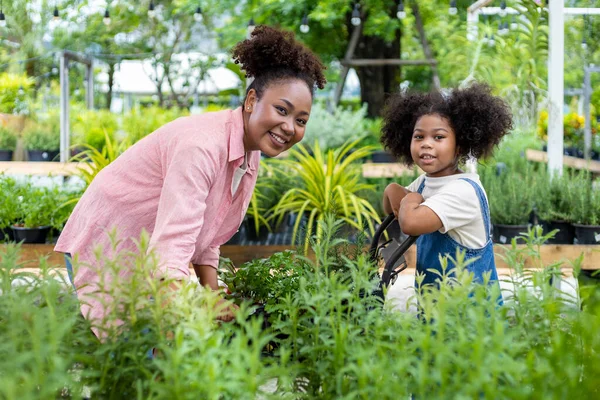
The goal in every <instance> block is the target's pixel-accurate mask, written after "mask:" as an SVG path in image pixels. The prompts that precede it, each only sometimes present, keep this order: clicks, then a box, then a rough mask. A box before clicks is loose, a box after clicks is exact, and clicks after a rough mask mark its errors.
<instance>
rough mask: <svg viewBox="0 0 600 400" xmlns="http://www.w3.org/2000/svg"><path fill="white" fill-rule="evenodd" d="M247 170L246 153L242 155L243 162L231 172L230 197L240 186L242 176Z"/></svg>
mask: <svg viewBox="0 0 600 400" xmlns="http://www.w3.org/2000/svg"><path fill="white" fill-rule="evenodd" d="M247 170H248V153H245V154H244V162H243V163H242V165H240V167H239V168H238V169H236V170H235V171H234V172H233V178H232V179H231V196H232V197H233V195H234V194H235V192H237V190H238V187H239V186H240V182H241V181H242V178H243V177H244V174H245V173H246V171H247Z"/></svg>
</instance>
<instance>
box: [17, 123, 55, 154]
mask: <svg viewBox="0 0 600 400" xmlns="http://www.w3.org/2000/svg"><path fill="white" fill-rule="evenodd" d="M23 143H24V144H25V147H27V149H28V150H50V151H57V150H59V149H60V131H52V130H50V129H48V128H47V127H45V126H43V125H41V124H37V123H32V124H30V125H29V126H27V127H25V129H24V130H23Z"/></svg>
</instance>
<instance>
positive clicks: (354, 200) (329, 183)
mask: <svg viewBox="0 0 600 400" xmlns="http://www.w3.org/2000/svg"><path fill="white" fill-rule="evenodd" d="M360 140H361V139H357V140H354V141H348V142H346V143H345V144H344V145H343V146H341V147H340V148H339V149H337V150H328V151H327V152H326V153H325V152H323V151H322V150H321V147H320V145H319V143H318V142H315V144H314V148H313V154H312V155H311V154H310V153H309V151H308V150H307V149H306V147H304V146H302V145H300V146H298V147H297V148H296V149H293V150H292V151H291V155H292V157H291V158H290V159H287V160H282V161H281V163H282V164H283V165H284V166H285V167H287V168H288V169H289V170H291V171H293V172H294V173H296V174H297V175H298V176H299V177H300V179H301V183H302V184H301V187H297V188H292V189H290V190H288V191H287V192H286V193H285V194H284V195H283V197H282V198H281V199H280V200H279V202H278V203H277V205H276V206H275V208H274V217H276V218H280V219H281V218H283V216H284V214H285V213H289V212H293V213H296V214H297V215H298V216H299V218H297V220H296V223H295V224H294V229H293V232H292V241H293V242H294V243H296V238H297V237H298V231H299V227H300V222H301V220H302V218H300V217H302V216H303V215H305V214H306V215H308V221H307V223H306V227H305V234H304V250H305V252H306V251H308V247H309V240H308V239H309V238H310V237H311V236H312V235H313V234H315V233H316V236H317V238H320V237H321V236H322V232H321V229H320V228H319V227H320V225H319V223H318V222H320V221H324V219H325V216H326V215H327V214H333V215H335V216H336V217H339V218H341V219H343V220H344V221H345V222H346V223H347V224H348V225H349V226H352V227H354V228H355V229H357V230H359V231H362V230H363V229H365V227H367V228H368V229H369V232H371V234H373V233H374V231H375V228H374V227H375V224H376V223H378V222H380V219H379V216H378V215H377V211H376V210H375V209H374V208H373V206H372V205H371V204H370V203H369V202H368V201H367V200H365V199H364V198H361V197H359V196H358V193H359V192H360V191H362V190H369V189H372V186H371V185H368V184H365V183H362V181H361V179H362V171H361V165H360V164H356V163H355V162H356V161H357V160H360V159H362V158H365V157H367V156H369V155H370V154H371V152H372V150H373V148H372V147H370V146H367V147H358V148H357V147H356V146H357V144H358V143H359V142H360Z"/></svg>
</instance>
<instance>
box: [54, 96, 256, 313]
mask: <svg viewBox="0 0 600 400" xmlns="http://www.w3.org/2000/svg"><path fill="white" fill-rule="evenodd" d="M243 137H244V122H243V118H242V110H241V108H238V109H236V110H227V111H220V112H216V113H207V114H203V115H197V116H190V117H184V118H179V119H177V120H175V121H173V122H171V123H168V124H166V125H164V126H163V127H161V128H159V129H157V130H156V131H155V132H154V133H152V134H150V135H148V136H147V137H146V138H144V139H142V140H140V141H139V142H138V143H136V144H135V145H134V146H132V147H130V148H129V149H127V151H125V152H124V153H123V154H122V155H121V156H119V158H117V159H116V160H115V161H114V162H113V163H111V164H110V165H108V166H107V167H105V168H104V169H103V170H102V171H101V172H100V173H99V174H98V175H97V176H96V178H95V179H94V181H93V182H92V183H91V184H90V186H89V187H88V189H87V190H86V192H85V193H84V195H83V197H82V198H81V200H80V201H79V203H78V204H77V206H76V207H75V209H74V210H73V213H72V214H71V217H70V218H69V220H68V221H67V224H66V225H65V228H64V230H63V232H62V234H61V235H60V237H59V239H58V242H57V244H56V247H55V249H54V250H55V251H58V252H62V253H71V254H72V255H73V256H75V255H77V256H78V257H79V264H78V268H76V271H75V277H74V285H75V288H76V289H77V295H78V297H79V299H80V301H81V304H82V306H81V311H82V313H83V315H84V316H86V317H88V318H91V319H96V318H102V317H103V316H104V315H105V312H107V311H108V310H106V309H105V307H104V306H103V305H102V302H106V303H105V304H107V307H110V306H111V305H113V304H114V302H113V301H112V300H111V299H109V298H108V296H105V295H102V294H98V293H97V291H98V282H100V279H101V277H100V275H101V274H102V271H103V265H102V262H101V261H99V260H97V257H96V256H95V255H94V249H95V248H96V247H97V246H101V247H102V256H103V257H108V258H110V257H112V256H113V255H114V253H115V252H122V251H125V252H126V251H136V250H137V247H136V244H135V241H134V240H137V239H139V238H140V234H141V233H142V230H146V231H147V232H148V233H149V234H150V237H151V239H150V246H151V248H152V249H153V250H155V254H156V255H158V257H159V262H160V264H159V265H160V268H159V271H158V274H159V275H160V276H159V277H157V278H161V277H170V278H175V279H185V278H187V277H188V276H189V274H190V269H189V263H190V262H192V263H194V264H199V265H210V266H212V267H215V268H216V267H217V265H218V262H219V246H221V245H222V244H223V243H225V242H227V240H229V239H230V238H231V236H233V235H234V234H235V233H236V231H237V229H238V228H239V226H240V224H241V222H242V220H243V218H244V215H245V213H246V209H247V208H248V204H249V202H250V198H251V197H252V191H253V189H254V186H255V184H256V178H257V175H258V166H259V162H260V152H258V151H253V152H250V153H249V156H248V168H247V172H246V174H244V176H243V178H242V181H241V183H240V185H239V187H238V190H237V191H236V192H235V194H234V195H233V196H232V194H231V182H232V178H233V175H234V171H235V170H236V169H237V168H239V167H240V166H241V165H242V163H243V161H244V153H245V150H244V143H243ZM113 228H116V230H117V235H118V238H119V239H123V240H121V241H120V242H119V243H118V244H117V245H116V247H115V248H114V249H113V246H112V245H111V240H110V237H109V235H108V233H109V232H110V231H111V230H113ZM128 267H131V265H123V268H122V270H119V277H122V278H125V277H127V276H128V275H130V272H129V270H128ZM104 278H106V277H104ZM109 284H110V282H109ZM92 293H94V294H93V295H92Z"/></svg>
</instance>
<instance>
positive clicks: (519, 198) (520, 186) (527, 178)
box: [482, 169, 536, 225]
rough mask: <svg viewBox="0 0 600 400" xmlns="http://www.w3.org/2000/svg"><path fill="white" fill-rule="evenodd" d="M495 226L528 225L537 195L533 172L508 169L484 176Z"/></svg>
mask: <svg viewBox="0 0 600 400" xmlns="http://www.w3.org/2000/svg"><path fill="white" fill-rule="evenodd" d="M482 180H483V184H484V187H485V188H486V192H487V195H488V201H489V205H490V216H491V218H492V223H493V224H501V225H526V224H527V223H528V222H529V216H530V215H531V211H532V210H533V201H534V196H535V195H536V193H535V192H534V189H533V182H534V180H533V175H532V173H531V171H527V170H525V171H516V170H514V169H508V170H507V171H504V172H500V173H494V172H492V173H487V174H485V175H484V174H482Z"/></svg>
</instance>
